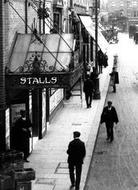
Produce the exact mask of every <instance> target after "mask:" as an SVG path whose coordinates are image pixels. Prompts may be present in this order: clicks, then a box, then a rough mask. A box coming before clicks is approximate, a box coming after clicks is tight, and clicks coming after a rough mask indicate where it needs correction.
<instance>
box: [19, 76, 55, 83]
mask: <svg viewBox="0 0 138 190" xmlns="http://www.w3.org/2000/svg"><path fill="white" fill-rule="evenodd" d="M57 81H58V80H57V77H43V78H42V77H38V78H37V77H21V78H20V84H21V85H39V84H56V83H57Z"/></svg>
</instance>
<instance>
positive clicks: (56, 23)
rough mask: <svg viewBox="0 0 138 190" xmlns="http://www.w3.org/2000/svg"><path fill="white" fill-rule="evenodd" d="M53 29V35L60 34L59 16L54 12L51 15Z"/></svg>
mask: <svg viewBox="0 0 138 190" xmlns="http://www.w3.org/2000/svg"><path fill="white" fill-rule="evenodd" d="M53 27H54V29H55V33H57V32H61V14H60V13H59V12H54V14H53Z"/></svg>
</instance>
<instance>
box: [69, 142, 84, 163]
mask: <svg viewBox="0 0 138 190" xmlns="http://www.w3.org/2000/svg"><path fill="white" fill-rule="evenodd" d="M67 154H68V163H70V164H83V159H84V157H85V154H86V149H85V144H84V142H82V141H81V140H80V139H74V140H73V141H71V142H70V143H69V146H68V150H67Z"/></svg>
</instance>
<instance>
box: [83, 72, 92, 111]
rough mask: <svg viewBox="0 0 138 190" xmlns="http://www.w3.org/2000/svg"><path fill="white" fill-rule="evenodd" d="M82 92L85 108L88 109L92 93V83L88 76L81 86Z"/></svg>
mask: <svg viewBox="0 0 138 190" xmlns="http://www.w3.org/2000/svg"><path fill="white" fill-rule="evenodd" d="M83 92H84V93H85V100H86V105H87V108H90V107H91V104H92V95H93V92H94V83H93V81H92V80H91V79H90V76H89V75H86V80H85V81H84V85H83Z"/></svg>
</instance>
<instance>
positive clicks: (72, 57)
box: [6, 34, 82, 152]
mask: <svg viewBox="0 0 138 190" xmlns="http://www.w3.org/2000/svg"><path fill="white" fill-rule="evenodd" d="M53 44H54V45H53ZM76 54H79V51H78V50H77V49H75V40H74V38H73V35H72V34H62V36H59V35H58V34H45V35H41V37H40V38H39V40H38V38H36V36H34V35H33V34H18V35H17V39H16V41H15V42H14V45H13V49H12V51H11V55H10V58H9V62H8V64H7V68H6V93H7V108H8V109H7V126H8V125H9V127H10V129H9V131H10V132H9V131H8V129H7V131H8V133H9V134H10V133H11V132H12V128H13V127H14V123H15V121H16V119H17V118H18V116H19V113H20V110H22V109H24V110H26V112H27V117H28V118H29V119H30V120H31V122H32V126H33V127H32V138H30V152H31V151H32V149H33V146H34V144H35V142H36V141H37V140H38V139H41V138H43V137H44V136H45V134H46V132H47V130H48V128H47V127H48V126H49V123H50V121H51V119H52V117H53V116H54V114H55V112H56V111H57V110H58V108H60V107H61V106H63V100H64V98H65V92H66V89H70V88H71V87H72V86H73V85H74V84H75V83H76V82H77V81H78V80H79V78H80V77H81V75H82V64H81V62H80V60H79V55H78V56H76ZM76 57H78V60H76ZM8 121H9V123H8ZM11 136H12V135H10V137H11ZM10 137H7V142H8V146H10V147H12V139H11V138H10Z"/></svg>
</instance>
